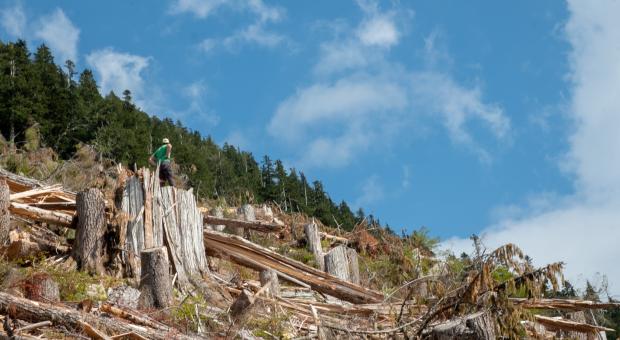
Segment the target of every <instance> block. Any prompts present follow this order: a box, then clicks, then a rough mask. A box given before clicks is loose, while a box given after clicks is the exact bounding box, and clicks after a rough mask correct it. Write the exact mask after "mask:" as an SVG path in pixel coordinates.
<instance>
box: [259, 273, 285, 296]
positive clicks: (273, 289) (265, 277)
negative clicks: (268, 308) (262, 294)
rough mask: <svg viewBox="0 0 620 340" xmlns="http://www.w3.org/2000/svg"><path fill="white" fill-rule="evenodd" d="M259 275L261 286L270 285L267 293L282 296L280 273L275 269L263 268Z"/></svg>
mask: <svg viewBox="0 0 620 340" xmlns="http://www.w3.org/2000/svg"><path fill="white" fill-rule="evenodd" d="M259 277H260V284H261V286H265V285H268V286H269V287H267V291H266V294H267V295H270V296H280V283H279V282H278V273H276V271H275V270H273V269H267V270H261V272H260V275H259Z"/></svg>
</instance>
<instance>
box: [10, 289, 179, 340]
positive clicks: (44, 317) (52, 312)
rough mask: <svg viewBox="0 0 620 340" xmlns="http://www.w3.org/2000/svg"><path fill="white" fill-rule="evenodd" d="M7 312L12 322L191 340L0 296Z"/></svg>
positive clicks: (108, 319)
mask: <svg viewBox="0 0 620 340" xmlns="http://www.w3.org/2000/svg"><path fill="white" fill-rule="evenodd" d="M9 311H10V312H11V313H12V314H13V315H14V316H15V318H18V319H21V320H28V321H32V322H40V321H48V320H49V321H51V322H52V323H54V324H56V325H63V326H67V327H72V328H81V326H80V324H79V322H80V321H84V322H87V323H88V324H91V325H96V326H97V327H98V329H100V330H102V331H105V332H107V333H129V332H134V333H137V334H139V335H140V336H142V337H146V338H149V339H162V340H164V339H170V338H172V337H176V338H178V339H191V337H189V336H185V335H183V334H180V333H175V332H174V330H171V331H169V332H167V333H164V332H162V330H161V329H153V328H150V327H148V328H147V327H139V326H136V325H133V324H131V323H128V322H126V321H124V320H122V319H113V318H107V317H104V316H97V315H94V314H90V313H84V312H80V311H77V310H72V309H68V308H66V307H63V306H58V305H52V304H48V303H43V302H36V301H31V300H28V299H24V298H20V297H16V296H12V295H10V294H7V293H2V292H0V312H1V313H5V314H6V313H9Z"/></svg>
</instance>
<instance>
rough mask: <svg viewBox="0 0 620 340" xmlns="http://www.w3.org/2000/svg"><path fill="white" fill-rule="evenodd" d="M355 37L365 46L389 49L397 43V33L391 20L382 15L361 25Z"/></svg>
mask: <svg viewBox="0 0 620 340" xmlns="http://www.w3.org/2000/svg"><path fill="white" fill-rule="evenodd" d="M357 36H358V38H359V40H360V41H361V42H362V43H363V44H364V45H367V46H379V47H391V46H394V45H396V44H397V43H398V38H399V32H398V29H397V28H396V25H395V24H394V21H393V19H392V18H390V17H389V16H385V15H383V16H376V17H373V18H371V19H369V20H367V21H365V22H364V23H362V25H361V26H360V27H359V29H358V31H357Z"/></svg>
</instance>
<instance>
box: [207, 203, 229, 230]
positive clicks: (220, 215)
mask: <svg viewBox="0 0 620 340" xmlns="http://www.w3.org/2000/svg"><path fill="white" fill-rule="evenodd" d="M209 214H210V215H211V216H215V217H218V218H224V209H222V207H215V208H213V209H211V210H210V211H209ZM209 226H210V227H211V228H212V229H213V230H215V231H220V232H221V231H224V229H226V226H225V225H223V224H218V225H209Z"/></svg>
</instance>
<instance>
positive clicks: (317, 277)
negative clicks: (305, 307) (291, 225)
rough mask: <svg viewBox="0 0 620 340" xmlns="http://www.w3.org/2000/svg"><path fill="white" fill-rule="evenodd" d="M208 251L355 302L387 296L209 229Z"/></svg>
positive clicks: (375, 300) (376, 300) (380, 298)
mask: <svg viewBox="0 0 620 340" xmlns="http://www.w3.org/2000/svg"><path fill="white" fill-rule="evenodd" d="M204 242H205V248H206V249H207V251H208V252H209V255H210V256H216V257H220V258H224V259H227V260H230V261H233V262H235V263H238V264H240V265H243V266H246V267H249V268H252V269H255V270H258V271H261V270H265V269H273V270H275V271H276V272H277V273H278V276H279V277H280V278H282V279H284V280H287V281H289V282H292V283H295V284H298V285H301V286H306V287H308V286H309V287H310V288H312V289H313V290H315V291H317V292H320V293H323V294H328V295H331V296H333V297H336V298H339V299H341V300H345V301H348V302H351V303H357V304H359V303H378V302H382V301H383V299H384V296H383V294H381V293H379V292H377V291H374V290H371V289H367V288H364V287H362V286H359V285H356V284H353V283H350V282H347V281H343V280H341V279H339V278H337V277H334V276H332V275H329V274H327V273H325V272H323V271H321V270H318V269H316V268H313V267H310V266H307V265H305V264H303V263H301V262H298V261H295V260H292V259H289V258H287V257H286V256H283V255H280V254H278V253H276V252H274V251H271V250H269V249H266V248H264V247H261V246H259V245H257V244H254V243H252V242H250V241H247V240H245V239H243V238H240V237H237V236H234V235H228V234H224V233H218V232H215V231H210V230H205V232H204Z"/></svg>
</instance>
